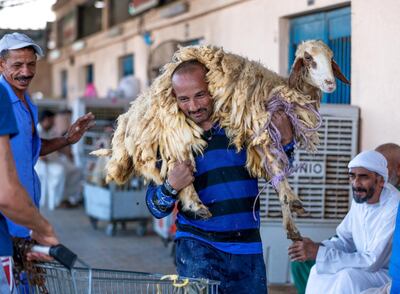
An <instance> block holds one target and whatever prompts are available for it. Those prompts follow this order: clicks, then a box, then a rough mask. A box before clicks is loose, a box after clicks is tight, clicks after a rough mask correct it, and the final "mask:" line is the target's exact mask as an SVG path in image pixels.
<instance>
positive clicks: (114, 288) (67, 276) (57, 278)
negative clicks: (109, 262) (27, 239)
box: [29, 245, 219, 294]
mask: <svg viewBox="0 0 400 294" xmlns="http://www.w3.org/2000/svg"><path fill="white" fill-rule="evenodd" d="M52 248H53V252H52V251H51V250H52V249H51V248H50V250H49V247H46V248H45V247H41V246H40V247H39V246H35V247H34V250H35V251H38V252H42V253H44V252H45V253H49V254H50V255H51V256H53V257H54V258H55V259H56V261H55V262H52V263H39V264H36V265H35V266H34V267H35V269H36V270H35V271H34V272H35V275H36V276H34V277H31V278H33V280H35V281H41V283H40V284H39V285H34V284H30V285H29V287H30V291H29V293H46V291H47V293H50V294H53V293H54V294H70V293H71V294H92V293H93V294H103V293H107V294H109V293H118V294H119V293H126V294H128V293H134V294H136V293H146V294H150V293H151V294H153V293H154V294H164V293H167V294H168V293H171V294H172V293H173V294H175V293H176V294H195V293H201V294H217V293H218V286H219V282H217V281H212V280H207V279H193V278H183V277H178V276H176V275H167V276H165V275H160V274H150V273H142V272H133V271H119V270H106V269H94V268H91V267H90V266H89V265H87V264H86V263H85V262H83V261H82V260H80V259H79V258H77V256H76V255H75V254H74V253H72V252H71V251H69V249H67V248H65V247H64V246H62V245H58V246H56V247H52ZM54 248H56V249H57V250H58V252H56V250H55V249H54ZM76 264H79V266H76ZM31 280H32V279H31ZM30 283H31V282H30Z"/></svg>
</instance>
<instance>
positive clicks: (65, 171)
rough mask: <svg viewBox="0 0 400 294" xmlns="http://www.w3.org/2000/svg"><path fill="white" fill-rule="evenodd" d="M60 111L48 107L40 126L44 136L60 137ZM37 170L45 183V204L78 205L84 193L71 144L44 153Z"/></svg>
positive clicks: (59, 205)
mask: <svg viewBox="0 0 400 294" xmlns="http://www.w3.org/2000/svg"><path fill="white" fill-rule="evenodd" d="M55 118H56V114H55V113H54V112H52V111H50V110H44V111H42V113H41V114H40V118H39V125H38V126H37V130H38V133H39V136H40V138H41V139H47V140H48V139H51V138H55V137H57V135H58V134H57V132H56V130H55ZM35 170H36V171H37V173H38V176H39V179H40V183H41V200H40V203H41V205H42V206H44V205H45V204H46V202H47V207H48V208H49V209H50V210H53V209H55V208H57V207H60V208H73V207H77V205H78V204H79V203H80V201H81V199H82V196H81V193H82V180H83V175H82V172H81V170H80V169H79V168H78V167H77V166H76V165H75V164H74V162H73V156H72V153H71V149H70V148H69V146H67V147H64V148H61V149H59V150H58V151H57V152H53V153H51V154H49V155H46V156H43V157H40V158H39V160H38V162H37V164H36V166H35Z"/></svg>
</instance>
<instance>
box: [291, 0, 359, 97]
mask: <svg viewBox="0 0 400 294" xmlns="http://www.w3.org/2000/svg"><path fill="white" fill-rule="evenodd" d="M350 11H351V10H350V7H346V8H341V9H336V10H333V11H329V12H321V13H317V14H312V15H307V16H302V17H297V18H294V19H292V20H291V22H290V42H289V65H290V66H291V65H292V63H293V61H294V53H295V52H296V48H297V45H298V44H299V43H301V42H302V41H304V40H309V39H319V40H322V41H324V42H325V43H326V44H328V46H329V47H330V48H331V49H332V51H333V53H334V59H335V61H336V63H337V64H338V65H339V66H340V68H341V70H342V72H343V74H344V75H345V76H346V77H347V78H348V79H349V80H350V79H351V77H350V74H351V67H350V66H351V62H350V60H351V15H350ZM336 82H337V89H336V91H335V92H334V93H332V94H324V95H323V97H322V103H341V104H350V86H349V85H346V84H344V83H342V82H341V81H339V80H337V79H336Z"/></svg>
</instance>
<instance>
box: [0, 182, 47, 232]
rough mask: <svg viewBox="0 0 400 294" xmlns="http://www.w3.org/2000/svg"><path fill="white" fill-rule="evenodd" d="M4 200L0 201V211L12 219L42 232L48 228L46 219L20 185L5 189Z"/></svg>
mask: <svg viewBox="0 0 400 294" xmlns="http://www.w3.org/2000/svg"><path fill="white" fill-rule="evenodd" d="M6 192H7V194H8V197H7V199H6V201H1V202H0V211H1V213H2V214H3V215H5V216H6V217H8V218H9V219H11V220H12V221H14V222H16V223H18V224H20V225H22V226H24V227H27V228H29V229H31V230H35V231H39V232H43V231H46V230H48V229H50V225H49V223H48V222H47V220H46V219H45V218H44V217H43V216H42V215H41V214H40V213H39V210H38V209H37V208H36V207H35V205H34V204H33V202H32V201H31V200H30V198H29V196H28V195H27V194H26V192H25V190H24V189H23V188H22V186H20V185H19V187H17V188H16V187H13V189H12V190H10V189H8V191H7V190H6Z"/></svg>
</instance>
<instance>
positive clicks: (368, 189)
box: [349, 167, 384, 203]
mask: <svg viewBox="0 0 400 294" xmlns="http://www.w3.org/2000/svg"><path fill="white" fill-rule="evenodd" d="M349 178H350V183H351V188H352V190H353V199H354V201H355V202H357V203H364V202H368V203H376V202H378V201H379V196H380V193H381V190H382V188H383V185H384V180H383V177H381V176H379V175H377V174H376V173H375V172H372V171H369V170H367V169H365V168H363V167H354V168H352V169H351V170H350V172H349Z"/></svg>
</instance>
